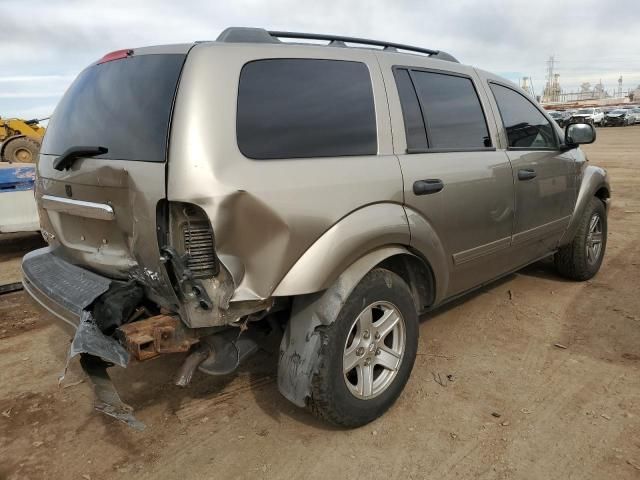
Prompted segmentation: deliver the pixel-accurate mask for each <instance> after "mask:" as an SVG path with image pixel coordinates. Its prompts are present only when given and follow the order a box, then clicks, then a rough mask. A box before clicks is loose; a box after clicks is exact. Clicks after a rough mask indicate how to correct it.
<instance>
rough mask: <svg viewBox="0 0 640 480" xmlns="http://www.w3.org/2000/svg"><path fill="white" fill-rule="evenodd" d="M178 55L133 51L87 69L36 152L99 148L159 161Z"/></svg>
mask: <svg viewBox="0 0 640 480" xmlns="http://www.w3.org/2000/svg"><path fill="white" fill-rule="evenodd" d="M184 59H185V55H182V54H161V55H139V56H133V57H130V58H123V59H121V60H114V61H111V62H106V63H103V64H99V65H93V66H91V67H89V68H87V69H86V70H84V71H83V72H82V73H81V74H80V75H79V76H78V78H76V80H75V81H74V82H73V84H72V85H71V87H69V90H67V92H66V93H65V95H64V97H63V98H62V100H61V101H60V103H59V104H58V106H57V107H56V110H55V113H54V114H53V116H52V118H51V120H50V121H49V126H48V128H47V133H46V135H45V137H44V142H43V144H42V149H41V151H42V153H47V154H53V155H60V154H62V153H63V152H64V151H65V150H67V149H68V148H70V147H74V146H101V147H107V148H108V149H109V151H108V152H107V153H106V154H104V155H102V157H105V158H109V159H114V160H115V159H118V160H143V161H151V162H163V161H164V160H165V153H166V147H167V138H168V133H169V121H170V118H171V109H172V106H173V99H174V96H175V92H176V87H177V85H178V79H179V78H180V72H181V70H182V65H183V64H184Z"/></svg>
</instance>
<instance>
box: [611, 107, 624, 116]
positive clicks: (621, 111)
mask: <svg viewBox="0 0 640 480" xmlns="http://www.w3.org/2000/svg"><path fill="white" fill-rule="evenodd" d="M609 113H615V114H616V115H617V114H619V113H627V111H626V110H623V109H621V108H619V109H617V110H613V111H612V112H609Z"/></svg>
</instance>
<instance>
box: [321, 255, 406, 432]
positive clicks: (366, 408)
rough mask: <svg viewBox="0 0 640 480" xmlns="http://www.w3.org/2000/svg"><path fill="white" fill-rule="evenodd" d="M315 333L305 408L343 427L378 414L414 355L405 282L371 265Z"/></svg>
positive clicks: (390, 399) (391, 400)
mask: <svg viewBox="0 0 640 480" xmlns="http://www.w3.org/2000/svg"><path fill="white" fill-rule="evenodd" d="M320 334H321V335H322V347H321V349H320V353H319V356H320V358H319V359H318V365H319V368H318V372H317V373H316V374H315V376H314V377H313V381H312V391H311V398H310V400H309V407H310V408H311V410H312V411H313V412H314V413H315V414H316V415H317V416H319V417H321V418H323V419H325V420H328V421H329V422H331V423H334V424H337V425H341V426H345V427H358V426H361V425H364V424H366V423H369V422H371V421H372V420H375V419H376V418H378V417H379V416H381V415H382V414H383V413H384V412H385V411H386V410H387V409H388V408H389V407H390V406H391V405H393V403H394V402H395V401H396V400H397V398H398V397H399V396H400V393H401V392H402V389H403V388H404V386H405V384H406V383H407V380H408V378H409V375H410V373H411V369H412V368H413V364H414V361H415V358H416V351H417V348H418V314H417V312H416V308H415V304H414V302H413V298H412V296H411V291H410V290H409V287H408V285H407V284H406V283H405V282H404V280H402V278H400V277H399V276H398V275H396V274H395V273H393V272H390V271H388V270H384V269H380V268H377V269H374V270H372V271H371V272H369V273H368V274H367V275H366V276H365V277H364V278H363V279H362V280H361V281H360V283H359V284H358V286H357V287H356V288H355V289H354V290H353V292H352V293H351V295H349V298H348V299H347V301H346V302H345V304H344V306H343V307H342V310H341V311H340V313H339V314H338V317H337V319H336V321H335V322H334V323H333V324H331V325H330V326H328V327H324V328H321V329H320Z"/></svg>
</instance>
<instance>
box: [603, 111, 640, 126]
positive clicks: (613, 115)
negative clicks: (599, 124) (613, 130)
mask: <svg viewBox="0 0 640 480" xmlns="http://www.w3.org/2000/svg"><path fill="white" fill-rule="evenodd" d="M635 121H636V117H635V114H634V113H633V111H632V110H626V109H624V108H619V109H617V110H613V111H611V112H609V113H607V116H606V117H605V119H604V124H605V125H606V126H610V127H626V126H627V125H633V124H634V123H635Z"/></svg>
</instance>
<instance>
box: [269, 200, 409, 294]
mask: <svg viewBox="0 0 640 480" xmlns="http://www.w3.org/2000/svg"><path fill="white" fill-rule="evenodd" d="M409 242H410V233H409V225H408V222H407V216H406V214H405V210H404V208H403V207H402V205H399V204H396V203H376V204H373V205H368V206H366V207H362V208H360V209H358V210H356V211H354V212H352V213H350V214H349V215H347V216H346V217H344V218H342V219H341V220H340V221H339V222H337V223H336V224H334V225H333V226H332V227H331V228H330V229H328V230H327V231H326V232H325V233H324V234H323V235H322V236H321V237H320V238H318V239H317V240H316V241H315V242H314V243H313V245H311V247H309V248H308V249H307V251H306V252H305V253H304V254H303V255H302V256H301V257H300V258H299V259H298V260H297V262H296V263H295V264H294V265H293V267H292V268H291V269H289V271H288V273H287V274H286V275H285V277H284V278H283V279H282V280H281V281H280V283H279V284H278V286H277V287H276V288H275V290H274V291H273V294H272V295H273V296H275V297H283V296H294V295H304V294H308V293H314V292H319V291H321V290H324V289H326V288H328V287H329V286H330V285H331V284H332V283H333V282H334V281H335V280H336V279H337V278H338V277H339V276H340V275H341V274H342V272H344V271H345V270H346V269H347V267H349V266H350V265H352V264H353V263H354V262H355V261H356V260H358V259H359V258H360V257H362V256H363V254H366V253H368V252H373V251H374V250H377V249H380V248H383V247H385V246H389V245H409ZM382 260H384V258H382V259H380V260H379V261H382ZM372 266H373V265H372ZM365 273H366V272H365Z"/></svg>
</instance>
